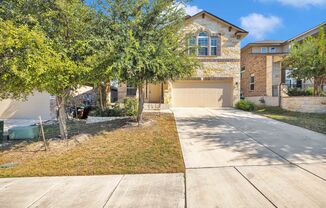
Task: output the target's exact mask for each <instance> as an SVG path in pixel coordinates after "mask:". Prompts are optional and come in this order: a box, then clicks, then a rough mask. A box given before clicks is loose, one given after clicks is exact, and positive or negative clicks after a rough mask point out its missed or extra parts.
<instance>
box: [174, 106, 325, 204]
mask: <svg viewBox="0 0 326 208" xmlns="http://www.w3.org/2000/svg"><path fill="white" fill-rule="evenodd" d="M173 111H174V114H175V118H176V123H177V128H178V133H179V138H180V141H181V146H182V151H183V155H184V160H185V164H186V168H187V170H186V200H187V207H188V208H189V207H326V197H325V193H326V163H325V162H326V135H323V134H319V133H316V132H313V131H309V130H306V129H303V128H300V127H296V126H292V125H288V124H285V123H282V122H278V121H275V120H272V119H268V118H265V117H262V116H258V115H255V114H252V113H247V112H243V111H238V110H234V109H208V108H176V109H174V110H173ZM325 125H326V124H325Z"/></svg>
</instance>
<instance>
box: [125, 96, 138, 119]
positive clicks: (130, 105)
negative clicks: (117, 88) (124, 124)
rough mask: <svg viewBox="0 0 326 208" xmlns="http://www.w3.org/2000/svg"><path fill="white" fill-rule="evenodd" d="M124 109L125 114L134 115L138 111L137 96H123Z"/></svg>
mask: <svg viewBox="0 0 326 208" xmlns="http://www.w3.org/2000/svg"><path fill="white" fill-rule="evenodd" d="M123 103H124V111H125V114H126V116H136V115H137V112H138V100H137V98H125V99H124V100H123Z"/></svg>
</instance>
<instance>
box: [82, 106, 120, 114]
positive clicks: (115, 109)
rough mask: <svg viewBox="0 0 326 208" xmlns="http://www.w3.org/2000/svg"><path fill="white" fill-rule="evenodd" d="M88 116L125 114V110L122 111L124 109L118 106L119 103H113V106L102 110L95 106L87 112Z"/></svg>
mask: <svg viewBox="0 0 326 208" xmlns="http://www.w3.org/2000/svg"><path fill="white" fill-rule="evenodd" d="M89 116H95V117H120V116H125V111H124V109H122V108H120V106H119V105H115V106H113V108H106V109H104V110H102V109H101V108H98V107H97V108H95V109H94V110H92V111H91V112H90V113H89Z"/></svg>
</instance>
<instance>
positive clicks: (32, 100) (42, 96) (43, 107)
mask: <svg viewBox="0 0 326 208" xmlns="http://www.w3.org/2000/svg"><path fill="white" fill-rule="evenodd" d="M54 106H55V97H53V96H51V95H50V94H48V93H39V92H35V93H34V94H33V95H30V96H28V97H27V99H26V100H25V101H18V100H12V99H7V100H2V101H0V119H32V120H37V119H38V117H39V116H41V117H42V119H44V120H49V119H53V118H55V116H56V113H55V110H54V111H53V107H54Z"/></svg>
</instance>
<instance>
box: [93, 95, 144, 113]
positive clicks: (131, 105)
mask: <svg viewBox="0 0 326 208" xmlns="http://www.w3.org/2000/svg"><path fill="white" fill-rule="evenodd" d="M137 112H138V101H137V99H136V98H125V99H124V101H123V107H121V106H120V104H116V105H114V106H112V107H110V108H106V109H104V110H102V109H101V108H99V107H97V108H95V109H93V110H92V111H91V112H90V113H89V116H94V117H123V116H136V115H137Z"/></svg>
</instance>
